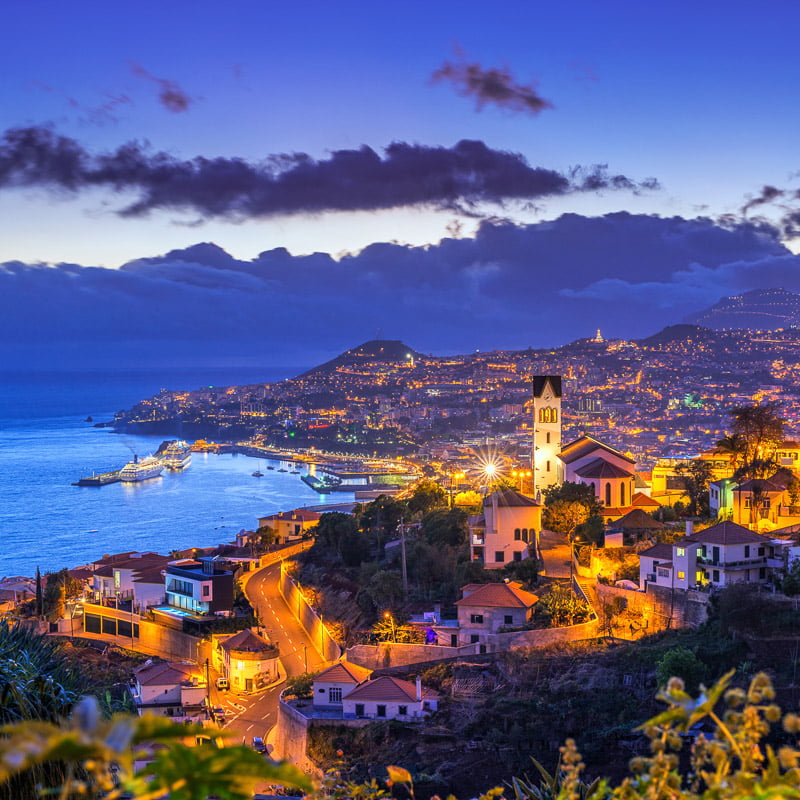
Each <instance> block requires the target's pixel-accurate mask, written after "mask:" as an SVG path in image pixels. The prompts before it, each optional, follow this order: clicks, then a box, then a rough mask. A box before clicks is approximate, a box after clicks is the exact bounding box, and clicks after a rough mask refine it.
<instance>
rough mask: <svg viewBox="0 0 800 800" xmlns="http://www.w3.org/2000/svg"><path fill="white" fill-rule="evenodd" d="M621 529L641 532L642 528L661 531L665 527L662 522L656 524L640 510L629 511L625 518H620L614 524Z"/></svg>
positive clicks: (655, 521)
mask: <svg viewBox="0 0 800 800" xmlns="http://www.w3.org/2000/svg"><path fill="white" fill-rule="evenodd" d="M614 524H615V525H619V526H620V527H622V528H635V529H637V530H641V529H642V528H654V529H656V530H662V529H664V528H666V527H667V526H666V525H665V524H664V523H663V522H658V521H657V520H655V519H653V518H652V517H651V516H650V515H649V514H648V513H647V512H646V511H642V509H641V508H633V509H631V510H630V511H629V512H628V513H627V514H625V516H623V517H620V518H619V519H618V520H617V521H616V522H615V523H614Z"/></svg>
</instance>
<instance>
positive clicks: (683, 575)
mask: <svg viewBox="0 0 800 800" xmlns="http://www.w3.org/2000/svg"><path fill="white" fill-rule="evenodd" d="M685 579H686V573H685V572H684V571H683V570H682V569H679V570H678V580H679V581H682V580H685Z"/></svg>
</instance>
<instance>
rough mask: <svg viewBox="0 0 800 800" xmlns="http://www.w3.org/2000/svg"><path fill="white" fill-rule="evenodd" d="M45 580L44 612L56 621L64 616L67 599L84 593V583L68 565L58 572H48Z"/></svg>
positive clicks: (52, 620) (51, 619)
mask: <svg viewBox="0 0 800 800" xmlns="http://www.w3.org/2000/svg"><path fill="white" fill-rule="evenodd" d="M45 580H46V584H45V587H44V595H43V598H42V613H43V614H44V616H45V617H47V618H48V619H49V620H50V621H51V622H55V621H56V620H58V619H61V617H63V616H64V610H65V603H66V601H67V600H70V599H72V598H73V597H78V596H79V595H80V594H82V593H83V584H82V583H81V582H80V581H79V580H76V579H75V578H73V577H72V575H70V574H69V570H68V569H67V568H66V567H65V568H64V569H62V570H59V571H58V572H48V573H47V575H45Z"/></svg>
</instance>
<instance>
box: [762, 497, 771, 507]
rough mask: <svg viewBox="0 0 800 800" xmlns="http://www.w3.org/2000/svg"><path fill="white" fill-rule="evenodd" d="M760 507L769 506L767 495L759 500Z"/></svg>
mask: <svg viewBox="0 0 800 800" xmlns="http://www.w3.org/2000/svg"><path fill="white" fill-rule="evenodd" d="M761 508H769V497H765V498H764V499H763V500H762V501H761Z"/></svg>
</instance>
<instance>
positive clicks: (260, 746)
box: [253, 736, 267, 753]
mask: <svg viewBox="0 0 800 800" xmlns="http://www.w3.org/2000/svg"><path fill="white" fill-rule="evenodd" d="M253 750H255V751H256V752H257V753H266V752H267V746H266V745H265V744H264V740H263V739H262V738H261V737H260V736H254V737H253Z"/></svg>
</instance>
